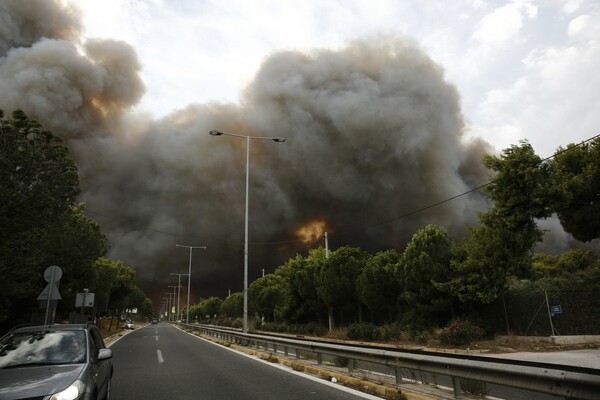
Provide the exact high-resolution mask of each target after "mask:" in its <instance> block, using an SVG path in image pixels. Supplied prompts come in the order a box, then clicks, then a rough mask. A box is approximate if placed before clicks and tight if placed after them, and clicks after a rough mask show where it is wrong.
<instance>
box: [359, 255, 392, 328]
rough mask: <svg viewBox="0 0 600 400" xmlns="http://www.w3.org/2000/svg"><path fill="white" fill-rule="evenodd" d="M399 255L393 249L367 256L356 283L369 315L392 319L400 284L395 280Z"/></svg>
mask: <svg viewBox="0 0 600 400" xmlns="http://www.w3.org/2000/svg"><path fill="white" fill-rule="evenodd" d="M399 267H400V255H399V254H398V253H397V252H396V251H395V250H388V251H382V252H379V253H377V254H375V255H374V256H373V257H371V258H369V260H368V261H367V263H366V265H365V268H364V269H363V270H362V272H361V274H360V275H359V277H358V279H357V282H356V285H357V291H358V295H359V298H360V300H361V301H362V302H363V303H364V304H365V305H366V306H367V307H368V308H369V310H370V311H371V315H373V316H375V315H381V316H383V317H384V318H386V319H387V321H392V320H393V319H394V314H395V313H396V312H397V311H398V308H399V300H400V294H401V288H402V286H401V285H400V284H399V282H398V281H397V280H396V274H397V270H398V269H399Z"/></svg>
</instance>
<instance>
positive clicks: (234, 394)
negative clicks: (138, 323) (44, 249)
mask: <svg viewBox="0 0 600 400" xmlns="http://www.w3.org/2000/svg"><path fill="white" fill-rule="evenodd" d="M110 348H111V349H112V351H113V357H114V371H115V372H114V376H113V380H112V396H113V399H114V400H122V399H144V400H186V399H190V400H197V399H210V400H219V399H261V400H270V399H272V400H281V399H284V400H307V399H311V400H312V399H315V400H317V399H324V400H325V399H327V400H337V399H348V400H357V399H365V398H366V399H375V398H376V397H373V396H369V395H365V394H362V393H359V392H356V391H353V390H348V389H345V388H343V387H340V386H339V385H334V384H332V383H329V382H327V381H324V380H318V381H317V380H316V378H313V379H308V378H306V377H305V376H301V375H300V374H297V373H295V372H293V371H291V370H289V371H287V370H282V369H281V366H279V365H277V364H273V365H271V364H268V363H266V362H264V361H259V360H256V359H254V358H249V357H247V356H244V355H241V354H239V353H237V352H233V351H231V350H229V349H227V348H224V347H222V346H218V345H215V344H212V343H209V342H207V341H205V340H202V339H199V338H197V337H195V336H192V335H190V334H188V333H185V332H182V331H180V330H179V329H177V328H175V327H173V326H171V325H170V324H167V323H160V324H156V325H148V326H146V327H144V328H140V329H136V330H134V331H132V332H130V333H128V334H127V335H125V336H124V337H123V338H121V339H120V340H118V341H117V342H115V343H113V344H112V345H111V347H110Z"/></svg>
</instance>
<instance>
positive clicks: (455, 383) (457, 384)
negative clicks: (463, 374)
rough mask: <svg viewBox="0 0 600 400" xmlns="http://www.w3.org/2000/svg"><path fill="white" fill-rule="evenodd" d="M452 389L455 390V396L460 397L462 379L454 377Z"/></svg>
mask: <svg viewBox="0 0 600 400" xmlns="http://www.w3.org/2000/svg"><path fill="white" fill-rule="evenodd" d="M452 389H453V390H454V397H460V392H461V390H460V379H459V378H457V377H455V376H453V377H452Z"/></svg>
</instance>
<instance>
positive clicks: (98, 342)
mask: <svg viewBox="0 0 600 400" xmlns="http://www.w3.org/2000/svg"><path fill="white" fill-rule="evenodd" d="M90 339H91V345H92V347H91V349H92V354H91V355H92V356H93V358H94V360H96V359H97V357H98V353H99V352H100V349H103V348H104V347H105V346H104V341H103V340H102V336H101V335H100V332H99V331H98V329H95V328H92V329H90Z"/></svg>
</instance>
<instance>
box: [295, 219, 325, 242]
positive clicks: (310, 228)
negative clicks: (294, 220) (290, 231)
mask: <svg viewBox="0 0 600 400" xmlns="http://www.w3.org/2000/svg"><path fill="white" fill-rule="evenodd" d="M326 227H327V224H326V223H325V221H311V222H309V223H308V224H306V225H304V226H302V227H300V228H298V229H296V232H295V233H296V236H297V237H298V238H300V240H302V241H303V242H304V243H310V242H315V241H317V240H320V239H321V238H322V237H323V234H324V233H325V230H326Z"/></svg>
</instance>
